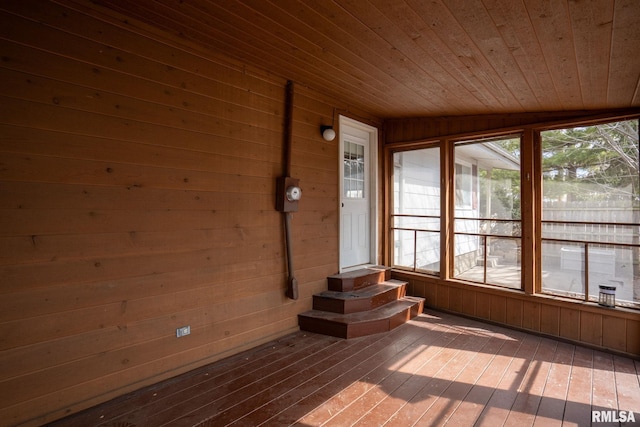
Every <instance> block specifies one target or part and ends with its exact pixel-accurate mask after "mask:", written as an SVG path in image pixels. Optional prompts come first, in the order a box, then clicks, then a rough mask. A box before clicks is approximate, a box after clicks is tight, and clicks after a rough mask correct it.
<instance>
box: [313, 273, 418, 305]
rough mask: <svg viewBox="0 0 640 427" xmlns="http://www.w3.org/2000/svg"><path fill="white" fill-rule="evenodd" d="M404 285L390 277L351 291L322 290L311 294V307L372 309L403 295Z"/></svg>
mask: <svg viewBox="0 0 640 427" xmlns="http://www.w3.org/2000/svg"><path fill="white" fill-rule="evenodd" d="M406 286H407V282H402V281H400V280H394V279H391V280H387V281H385V282H382V283H378V284H375V285H370V286H367V287H365V288H361V289H356V290H354V291H351V292H338V291H324V292H321V293H319V294H316V295H314V296H313V309H314V310H321V311H330V312H333V313H342V314H347V313H357V312H360V311H367V310H372V309H374V308H377V307H380V306H383V305H385V304H387V303H390V302H392V301H395V300H398V299H400V298H402V297H404V296H405V295H406Z"/></svg>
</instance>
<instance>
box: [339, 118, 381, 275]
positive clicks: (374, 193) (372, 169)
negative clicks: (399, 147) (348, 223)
mask: <svg viewBox="0 0 640 427" xmlns="http://www.w3.org/2000/svg"><path fill="white" fill-rule="evenodd" d="M338 119H339V120H338V123H339V128H338V130H339V143H338V149H339V150H340V151H339V156H338V160H339V165H338V171H339V172H338V174H339V193H338V195H339V197H338V218H339V230H338V232H339V234H338V236H339V239H338V263H339V264H340V272H341V273H343V272H345V271H349V270H352V269H357V268H362V267H363V265H358V266H355V267H351V268H349V267H346V268H345V267H343V266H342V261H341V259H342V257H341V256H340V255H341V254H340V251H341V248H342V232H343V228H344V224H343V223H342V222H343V221H342V197H343V194H344V177H343V174H344V167H343V153H344V129H345V128H352V129H357V130H360V131H364V132H366V133H367V134H368V135H369V168H368V171H367V174H368V176H367V177H368V181H369V186H368V189H369V194H370V197H369V224H370V226H369V252H370V253H369V263H368V264H366V265H376V264H377V263H378V190H379V189H378V129H377V128H375V127H373V126H370V125H367V124H365V123H361V122H359V121H357V120H354V119H350V118H348V117H345V116H342V115H341V116H339V118H338Z"/></svg>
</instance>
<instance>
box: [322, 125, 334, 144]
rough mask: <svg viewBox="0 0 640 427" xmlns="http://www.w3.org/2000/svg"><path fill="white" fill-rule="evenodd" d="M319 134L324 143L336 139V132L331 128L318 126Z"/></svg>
mask: <svg viewBox="0 0 640 427" xmlns="http://www.w3.org/2000/svg"><path fill="white" fill-rule="evenodd" d="M320 133H321V134H322V138H324V140H325V141H333V140H334V139H335V138H336V131H335V130H333V126H320Z"/></svg>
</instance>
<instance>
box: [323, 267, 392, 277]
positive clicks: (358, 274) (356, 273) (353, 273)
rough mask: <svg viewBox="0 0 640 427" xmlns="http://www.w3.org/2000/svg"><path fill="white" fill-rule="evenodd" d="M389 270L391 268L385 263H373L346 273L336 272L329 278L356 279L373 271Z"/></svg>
mask: <svg viewBox="0 0 640 427" xmlns="http://www.w3.org/2000/svg"><path fill="white" fill-rule="evenodd" d="M387 270H390V268H389V267H385V266H383V265H372V266H369V267H365V268H361V269H358V270H353V271H348V272H346V273H340V274H334V275H333V276H329V279H355V278H358V277H364V276H367V275H369V274H371V273H377V272H380V271H387Z"/></svg>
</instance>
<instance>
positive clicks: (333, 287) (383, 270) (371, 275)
mask: <svg viewBox="0 0 640 427" xmlns="http://www.w3.org/2000/svg"><path fill="white" fill-rule="evenodd" d="M390 278H391V269H390V268H389V267H385V266H382V265H376V266H372V267H367V268H362V269H360V270H355V271H350V272H347V273H340V274H335V275H333V276H329V277H327V282H328V285H329V290H330V291H337V292H351V291H354V290H356V289H361V288H365V287H367V286H370V285H375V284H376V283H381V282H384V281H386V280H389V279H390Z"/></svg>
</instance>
